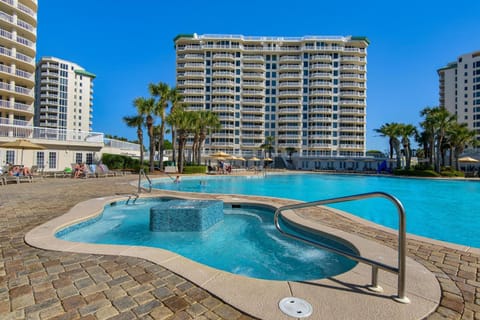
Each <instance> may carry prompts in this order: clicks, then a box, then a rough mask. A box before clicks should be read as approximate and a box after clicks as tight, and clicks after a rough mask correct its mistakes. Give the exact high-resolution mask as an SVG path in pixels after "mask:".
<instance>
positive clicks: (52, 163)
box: [48, 152, 57, 169]
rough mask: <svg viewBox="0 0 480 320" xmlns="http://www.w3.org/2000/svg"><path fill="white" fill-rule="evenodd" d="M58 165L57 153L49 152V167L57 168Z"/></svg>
mask: <svg viewBox="0 0 480 320" xmlns="http://www.w3.org/2000/svg"><path fill="white" fill-rule="evenodd" d="M56 167H57V153H56V152H49V153H48V168H49V169H55V168H56Z"/></svg>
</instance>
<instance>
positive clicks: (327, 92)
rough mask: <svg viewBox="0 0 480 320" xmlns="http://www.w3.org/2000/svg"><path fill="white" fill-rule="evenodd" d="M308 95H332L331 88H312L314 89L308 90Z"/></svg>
mask: <svg viewBox="0 0 480 320" xmlns="http://www.w3.org/2000/svg"><path fill="white" fill-rule="evenodd" d="M310 95H311V96H332V95H333V92H332V90H326V89H314V90H310ZM329 100H330V99H329Z"/></svg>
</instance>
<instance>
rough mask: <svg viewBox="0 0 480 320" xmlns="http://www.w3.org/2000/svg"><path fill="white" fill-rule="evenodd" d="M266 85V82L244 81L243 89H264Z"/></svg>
mask: <svg viewBox="0 0 480 320" xmlns="http://www.w3.org/2000/svg"><path fill="white" fill-rule="evenodd" d="M264 85H265V82H264V81H252V80H244V81H243V87H244V88H247V87H248V88H255V87H263V86H264Z"/></svg>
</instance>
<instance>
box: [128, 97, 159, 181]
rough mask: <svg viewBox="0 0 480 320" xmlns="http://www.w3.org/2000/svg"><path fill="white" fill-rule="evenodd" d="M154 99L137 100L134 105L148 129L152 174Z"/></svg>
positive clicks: (151, 170)
mask: <svg viewBox="0 0 480 320" xmlns="http://www.w3.org/2000/svg"><path fill="white" fill-rule="evenodd" d="M153 104H154V101H153V99H146V98H142V97H140V98H136V99H135V100H134V101H133V105H134V106H135V107H136V108H137V113H138V115H139V116H141V117H142V118H143V119H145V122H144V123H145V125H146V127H147V134H148V138H149V152H150V159H149V161H150V172H153V155H154V141H155V140H154V136H153V122H154V119H153V116H152V112H153Z"/></svg>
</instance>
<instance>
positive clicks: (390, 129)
mask: <svg viewBox="0 0 480 320" xmlns="http://www.w3.org/2000/svg"><path fill="white" fill-rule="evenodd" d="M374 131H375V132H377V133H380V135H381V136H382V137H388V144H389V146H390V159H393V152H394V151H395V154H396V156H397V168H400V166H401V163H400V153H401V152H400V140H398V138H397V137H398V136H399V135H400V134H399V124H398V123H395V122H392V123H386V124H384V125H382V126H381V127H380V128H379V129H374Z"/></svg>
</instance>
